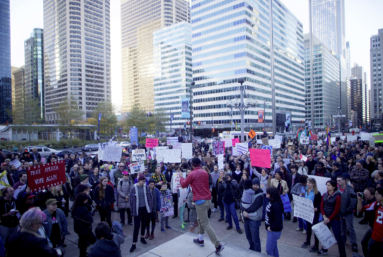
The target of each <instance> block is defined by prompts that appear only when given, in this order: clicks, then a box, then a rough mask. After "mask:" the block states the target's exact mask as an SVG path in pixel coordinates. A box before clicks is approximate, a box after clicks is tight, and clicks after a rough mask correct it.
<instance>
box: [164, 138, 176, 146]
mask: <svg viewBox="0 0 383 257" xmlns="http://www.w3.org/2000/svg"><path fill="white" fill-rule="evenodd" d="M175 143H178V137H167V138H166V144H167V145H173V144H175Z"/></svg>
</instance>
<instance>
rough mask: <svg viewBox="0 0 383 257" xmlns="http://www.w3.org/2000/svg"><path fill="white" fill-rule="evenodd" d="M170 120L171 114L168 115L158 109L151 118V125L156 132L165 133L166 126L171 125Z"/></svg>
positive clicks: (163, 110)
mask: <svg viewBox="0 0 383 257" xmlns="http://www.w3.org/2000/svg"><path fill="white" fill-rule="evenodd" d="M169 119H170V117H169V114H168V113H166V110H165V109H158V110H156V111H155V112H154V114H153V116H151V117H150V119H149V124H150V126H151V127H153V128H154V130H155V131H156V132H158V133H159V132H165V131H166V128H165V126H166V125H167V124H168V123H169ZM157 136H158V135H157Z"/></svg>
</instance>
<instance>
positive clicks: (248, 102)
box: [226, 78, 258, 142]
mask: <svg viewBox="0 0 383 257" xmlns="http://www.w3.org/2000/svg"><path fill="white" fill-rule="evenodd" d="M244 82H245V80H244V79H243V78H239V79H238V83H240V84H241V86H240V87H239V90H240V98H237V97H236V98H234V99H232V100H229V101H228V103H227V104H226V105H227V107H229V108H230V109H232V108H236V109H239V111H240V112H241V141H242V142H243V141H245V140H244V126H245V122H244V112H245V110H246V109H248V108H250V107H255V106H256V105H257V104H258V102H257V100H254V99H252V98H246V89H245V86H243V83H244Z"/></svg>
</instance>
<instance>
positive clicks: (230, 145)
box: [221, 138, 233, 147]
mask: <svg viewBox="0 0 383 257" xmlns="http://www.w3.org/2000/svg"><path fill="white" fill-rule="evenodd" d="M221 141H223V142H225V147H232V146H233V141H232V139H231V138H221Z"/></svg>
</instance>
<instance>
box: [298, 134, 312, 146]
mask: <svg viewBox="0 0 383 257" xmlns="http://www.w3.org/2000/svg"><path fill="white" fill-rule="evenodd" d="M299 142H300V143H301V144H302V145H308V144H309V143H310V138H309V137H304V136H301V138H300V139H299Z"/></svg>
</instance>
